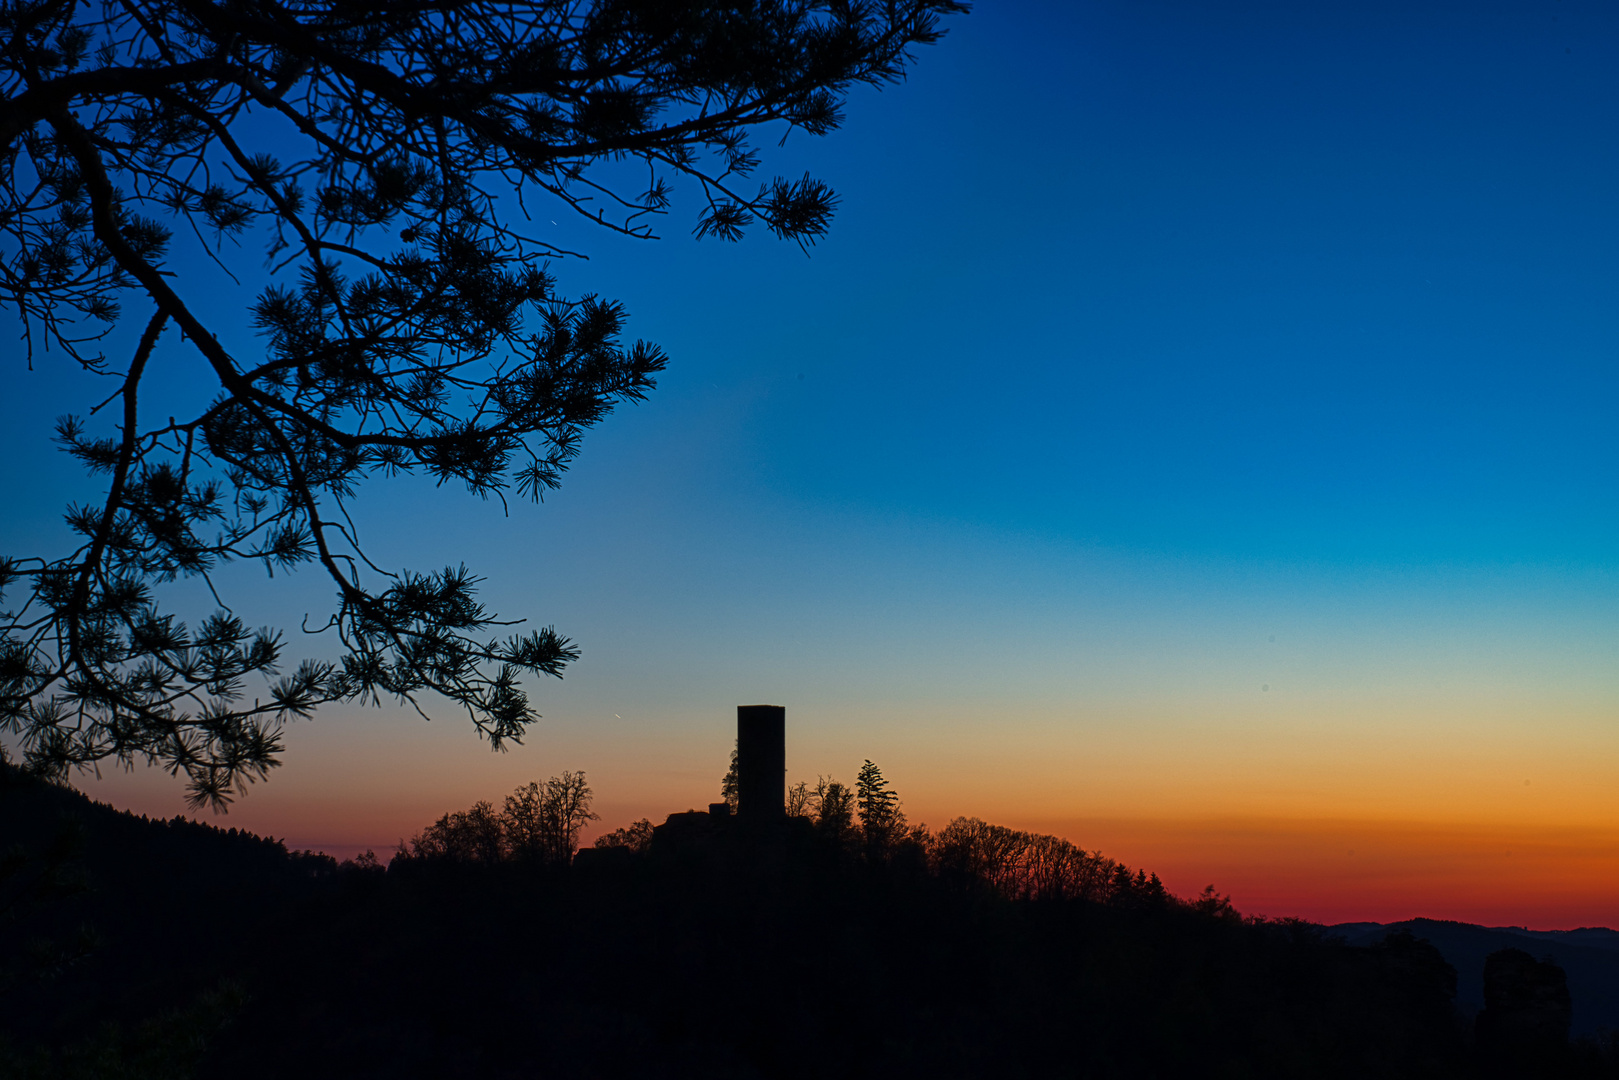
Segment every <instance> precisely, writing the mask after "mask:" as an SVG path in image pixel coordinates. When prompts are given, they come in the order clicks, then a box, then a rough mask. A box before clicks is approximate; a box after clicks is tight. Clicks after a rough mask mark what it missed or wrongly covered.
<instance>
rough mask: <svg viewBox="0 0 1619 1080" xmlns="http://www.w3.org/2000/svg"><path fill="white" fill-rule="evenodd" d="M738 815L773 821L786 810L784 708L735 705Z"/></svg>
mask: <svg viewBox="0 0 1619 1080" xmlns="http://www.w3.org/2000/svg"><path fill="white" fill-rule="evenodd" d="M736 788H737V792H736V794H737V808H736V812H737V816H738V817H739V818H741V819H743V820H744V821H759V822H763V821H774V820H776V819H779V818H781V817H784V816H785V815H786V813H787V708H786V706H784V705H738V706H737V707H736Z"/></svg>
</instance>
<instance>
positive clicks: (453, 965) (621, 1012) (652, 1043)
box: [0, 762, 1619, 1080]
mask: <svg viewBox="0 0 1619 1080" xmlns="http://www.w3.org/2000/svg"><path fill="white" fill-rule="evenodd" d="M723 793H724V792H723V788H722V795H723ZM592 794H593V793H592V792H591V790H590V786H589V784H588V783H587V782H586V779H585V777H584V775H583V774H581V773H575V772H568V773H563V774H562V775H560V776H557V777H552V778H551V779H550V780H547V781H535V782H533V783H529V784H525V785H523V786H522V787H519V788H518V789H516V790H515V791H513V792H512V793H511V794H510V796H508V797H507V798H506V799H504V800H502V801H501V802H499V803H495V802H494V801H486V802H480V803H477V804H474V805H473V806H472V807H470V808H468V809H465V810H461V811H456V812H452V813H447V814H444V815H443V816H441V817H440V818H439V819H438V820H437V821H435V822H433V823H431V824H429V825H427V826H426V827H424V828H423V829H422V830H421V831H420V832H418V833H417V834H416V835H415V836H414V837H412V838H411V839H410V840H409V841H407V842H402V843H401V845H400V851H399V853H397V854H396V855H395V856H394V858H393V861H392V862H391V863H390V864H389V865H388V866H387V867H386V868H384V867H383V866H382V864H381V861H380V860H378V859H376V858H375V857H374V856H370V857H368V856H362V857H361V858H360V859H357V860H352V861H349V862H346V863H344V864H341V865H339V864H335V863H334V862H333V861H332V860H330V859H328V858H326V857H324V856H316V857H311V856H307V855H300V854H299V853H295V852H288V851H286V849H285V846H284V845H278V844H277V843H276V842H275V841H266V840H261V839H260V838H257V837H253V836H252V835H251V834H245V833H238V834H234V835H233V834H232V833H231V832H230V831H229V830H218V829H213V828H212V827H209V826H194V827H193V826H192V825H190V824H189V823H186V824H179V823H169V822H151V821H145V820H143V819H139V818H134V817H131V816H130V815H126V814H119V813H117V812H115V811H111V810H110V808H99V807H93V806H91V805H89V804H88V803H87V801H86V800H83V799H82V797H80V796H77V795H75V794H73V793H71V792H66V791H63V790H62V789H59V788H48V789H40V790H37V791H36V793H35V796H38V797H35V796H31V797H30V798H33V802H32V803H31V804H30V805H33V806H34V807H35V809H36V810H37V809H39V808H41V807H45V804H46V803H51V802H54V803H59V804H61V805H59V806H56V807H55V809H66V810H67V811H69V812H70V814H71V815H76V816H74V817H73V820H75V821H77V822H78V823H79V825H80V826H81V827H82V831H83V832H84V834H85V836H86V842H85V843H84V845H83V846H82V849H81V851H82V855H83V858H82V863H83V865H82V869H83V870H84V872H85V878H86V880H87V882H88V886H89V887H88V888H86V889H84V890H82V891H80V892H79V893H78V894H77V895H75V896H73V897H70V898H68V899H67V900H65V901H63V903H62V906H61V907H60V909H59V910H57V911H55V912H54V914H53V916H52V921H53V923H54V925H56V926H57V927H58V928H60V929H62V930H64V931H66V930H69V929H71V928H72V926H74V925H77V923H78V922H79V921H81V920H87V921H92V922H94V923H95V924H96V925H97V926H98V927H99V928H100V929H101V930H102V931H103V932H104V933H103V938H104V943H103V944H102V945H101V946H100V947H98V948H97V949H95V950H94V951H92V952H91V953H89V954H88V955H86V956H84V957H82V958H81V959H80V960H79V961H78V962H76V963H74V964H73V965H71V966H69V967H66V968H65V969H63V970H60V971H57V972H55V973H54V974H53V975H51V976H50V977H48V978H46V977H41V978H40V979H38V980H36V981H35V982H33V983H31V984H30V985H29V986H28V987H27V988H26V990H24V989H23V988H22V987H14V989H13V992H12V993H11V994H9V995H4V994H3V993H0V1001H3V1003H4V1005H5V1009H4V1011H3V1012H0V1075H16V1076H19V1077H27V1078H29V1080H34V1078H38V1080H47V1078H54V1077H63V1076H72V1077H75V1078H80V1080H95V1078H102V1077H106V1078H111V1077H118V1078H119V1080H144V1078H147V1077H151V1078H152V1080H158V1078H161V1080H184V1078H187V1077H192V1078H195V1080H210V1078H213V1077H218V1078H221V1080H223V1078H225V1077H229V1078H231V1080H279V1078H281V1077H285V1076H293V1075H296V1076H302V1077H307V1078H311V1080H318V1078H322V1077H334V1078H336V1077H342V1078H343V1080H358V1078H363V1077H377V1078H379V1080H380V1078H382V1077H387V1078H389V1080H398V1078H401V1077H405V1078H409V1077H420V1078H423V1080H426V1078H429V1077H431V1078H432V1080H441V1078H452V1080H455V1078H459V1080H485V1078H488V1080H505V1078H507V1077H516V1076H533V1075H542V1074H543V1075H548V1076H558V1077H575V1076H577V1077H614V1076H637V1077H642V1076H645V1077H669V1078H675V1077H693V1078H695V1077H702V1078H703V1080H711V1078H736V1080H745V1078H746V1080H753V1078H758V1077H771V1078H773V1080H774V1078H782V1080H797V1078H803V1080H812V1078H816V1077H823V1076H827V1075H835V1076H839V1077H843V1078H847V1080H859V1078H866V1077H870V1078H873V1080H879V1078H880V1080H900V1078H906V1077H918V1078H921V1077H926V1078H927V1080H939V1078H951V1077H959V1078H976V1077H995V1078H997V1080H999V1078H1001V1077H1012V1078H1016V1077H1030V1078H1033V1077H1040V1078H1042V1080H1044V1078H1046V1077H1052V1076H1059V1077H1060V1076H1083V1077H1098V1078H1119V1080H1125V1078H1129V1080H1136V1078H1151V1077H1166V1078H1167V1077H1179V1076H1184V1075H1202V1074H1208V1075H1211V1076H1230V1077H1238V1076H1241V1077H1255V1078H1274V1080H1283V1078H1289V1080H1290V1078H1293V1077H1341V1078H1344V1080H1351V1078H1353V1080H1359V1078H1361V1077H1366V1076H1379V1077H1395V1078H1398V1077H1410V1078H1413V1080H1415V1078H1418V1077H1421V1078H1422V1080H1428V1078H1431V1077H1456V1078H1459V1080H1460V1078H1494V1077H1497V1076H1501V1077H1505V1076H1508V1075H1511V1076H1514V1077H1517V1076H1525V1077H1533V1076H1544V1077H1554V1076H1555V1077H1578V1078H1584V1077H1591V1078H1593V1080H1594V1078H1598V1077H1601V1078H1614V1077H1619V1056H1616V1055H1614V1054H1612V1053H1607V1052H1603V1051H1602V1050H1601V1048H1599V1047H1596V1046H1594V1045H1585V1046H1580V1045H1576V1046H1574V1047H1570V1046H1568V1044H1567V1041H1566V1023H1567V998H1566V994H1565V996H1564V997H1563V998H1561V999H1557V998H1556V985H1555V980H1552V981H1548V980H1549V979H1552V975H1553V974H1555V973H1554V972H1549V971H1547V970H1544V969H1543V968H1544V966H1535V965H1532V964H1530V965H1524V964H1519V965H1518V967H1517V968H1513V969H1512V970H1511V971H1508V970H1506V969H1505V968H1503V969H1502V970H1501V971H1498V972H1495V973H1494V981H1495V983H1496V984H1499V985H1497V986H1496V988H1495V990H1493V991H1492V992H1491V993H1492V997H1491V1009H1492V1011H1491V1013H1490V1017H1489V1019H1488V1021H1487V1022H1484V1023H1482V1026H1480V1027H1477V1028H1475V1026H1474V1025H1472V1024H1470V1023H1469V1022H1468V1020H1467V1018H1465V1017H1461V1016H1458V1015H1457V1013H1456V1010H1455V1008H1454V999H1455V990H1456V974H1455V971H1454V970H1453V969H1452V968H1451V967H1450V966H1449V965H1448V964H1446V963H1445V961H1444V959H1443V957H1441V956H1440V955H1439V953H1438V951H1437V950H1435V949H1434V948H1433V947H1432V946H1431V945H1428V944H1427V943H1425V942H1422V941H1420V940H1417V939H1415V938H1413V937H1412V936H1411V935H1409V934H1404V935H1394V936H1391V937H1390V938H1388V939H1387V940H1385V941H1382V942H1380V943H1378V944H1376V945H1374V946H1371V947H1366V948H1353V947H1349V946H1347V945H1345V944H1343V943H1342V942H1341V941H1338V940H1336V939H1334V938H1332V937H1330V936H1329V935H1327V934H1326V933H1325V932H1324V931H1323V930H1322V929H1321V928H1320V927H1314V926H1311V925H1309V924H1305V923H1302V922H1298V921H1292V920H1266V919H1254V918H1242V917H1240V916H1239V915H1238V914H1237V913H1236V912H1235V911H1233V910H1232V909H1231V906H1230V904H1229V903H1228V902H1226V901H1225V900H1224V899H1222V898H1219V897H1215V896H1213V894H1212V892H1206V893H1205V895H1204V896H1203V897H1201V898H1195V899H1192V900H1181V899H1177V898H1175V897H1173V896H1171V895H1170V894H1169V892H1168V891H1167V890H1166V889H1165V888H1164V886H1163V885H1162V883H1161V882H1159V881H1158V880H1157V879H1156V878H1155V877H1154V876H1153V875H1151V874H1148V873H1145V872H1143V871H1140V870H1135V869H1131V868H1129V867H1126V866H1124V865H1122V864H1120V863H1118V862H1116V861H1114V860H1111V859H1108V858H1106V857H1104V856H1102V855H1100V854H1098V853H1095V852H1090V851H1086V850H1084V849H1082V848H1080V847H1078V846H1076V845H1073V844H1071V843H1069V842H1068V841H1065V840H1062V839H1061V838H1058V837H1052V836H1042V835H1039V834H1035V833H1029V832H1023V831H1019V830H1015V829H1007V828H1003V827H1000V826H996V825H991V824H988V823H986V822H983V821H980V820H978V819H974V818H957V819H956V820H954V821H952V822H950V823H949V824H948V825H945V826H944V827H943V828H940V829H937V830H933V829H930V828H928V827H926V826H925V825H920V824H912V823H910V822H909V821H908V820H906V817H905V815H904V813H903V810H902V806H901V803H900V800H899V798H898V795H897V794H896V793H895V792H894V791H893V789H892V787H891V786H890V785H889V784H888V783H887V782H886V781H885V780H884V778H883V776H882V772H881V770H880V769H879V768H877V766H875V765H874V764H872V763H870V762H868V763H867V765H866V766H865V767H863V768H862V769H861V773H860V776H859V777H858V778H857V779H856V782H855V783H854V784H851V785H845V784H842V783H840V782H838V781H836V780H833V779H829V778H818V779H817V781H816V782H815V783H813V784H810V783H804V784H802V785H794V788H793V794H792V795H791V798H790V803H789V810H790V811H791V815H790V818H789V820H788V821H787V822H786V823H785V825H784V826H783V827H782V828H780V829H773V830H767V835H768V836H769V837H770V839H768V840H764V841H761V836H762V835H766V834H760V833H752V834H751V835H750V831H749V829H748V828H746V827H743V826H744V825H745V823H744V822H741V821H738V820H736V819H734V818H732V817H731V816H730V815H728V814H726V813H724V812H723V809H722V810H720V811H719V812H716V813H710V814H701V813H689V814H676V815H673V817H672V818H671V819H670V822H669V824H668V825H667V826H659V827H658V828H657V829H656V830H654V827H653V825H652V823H651V822H650V821H649V820H646V819H643V820H642V821H640V822H636V823H634V824H633V825H630V826H627V827H625V828H622V829H618V830H616V831H614V832H610V833H608V834H606V835H604V836H602V837H601V838H599V839H598V840H597V841H596V848H597V849H599V851H600V852H601V855H599V856H597V855H596V854H595V853H592V854H591V857H590V858H588V859H585V858H580V859H577V860H575V859H573V858H572V857H573V856H574V854H575V850H576V847H577V844H578V841H579V837H580V835H581V830H582V829H583V828H584V827H586V825H587V823H588V822H590V821H594V820H597V818H596V816H595V814H594V813H593V811H592V809H591V801H592ZM75 800H77V802H74V801H75ZM69 803H73V805H71V806H70V805H67V804H69ZM17 805H19V804H17V803H15V802H8V803H6V804H4V806H5V807H7V808H15V807H16V806H17ZM47 809H49V808H48V807H47ZM53 813H54V811H53ZM36 816H37V815H36ZM50 819H51V815H50V814H47V815H46V817H45V820H44V821H43V823H41V822H36V824H38V825H39V826H40V827H38V828H35V829H34V831H35V833H36V834H38V835H40V836H48V834H49V831H50V830H49V829H48V828H45V827H44V825H46V824H49V821H50ZM11 820H14V819H6V818H5V817H4V816H3V813H0V824H9V823H10V821H11ZM683 823H684V826H686V827H687V828H686V831H685V832H682V824H683ZM12 832H14V830H13V831H12ZM9 835H12V833H8V837H9ZM614 849H620V850H617V851H616V852H615V851H614ZM231 852H235V853H236V854H230V853H231ZM637 852H638V853H639V855H637V854H635V853H637ZM249 853H251V856H252V857H251V858H247V859H245V860H243V859H242V858H240V856H245V855H248V854H249ZM261 857H268V861H267V862H265V861H262V860H261ZM272 863H273V864H274V866H275V867H276V868H277V869H276V870H275V872H273V873H269V872H261V871H253V872H247V870H246V868H247V867H248V866H250V865H260V866H269V865H270V864H272ZM570 863H571V864H572V865H570ZM39 928H40V927H39V924H38V923H36V922H28V923H27V924H26V925H24V924H23V923H21V922H17V923H14V924H13V925H12V926H11V927H9V928H8V929H9V931H10V932H9V933H5V934H0V943H3V944H4V946H5V947H6V948H13V949H15V948H20V947H22V946H23V945H24V944H25V943H26V939H27V937H28V936H29V935H30V934H32V933H34V932H35V931H36V930H38V929H39ZM1497 966H1498V967H1499V966H1500V965H1497ZM1520 969H1521V970H1520ZM1548 994H1550V997H1548ZM1548 1000H1549V1001H1550V1007H1549V1008H1548V1007H1547V1005H1546V1002H1547V1001H1548ZM1559 1024H1561V1025H1562V1026H1561V1027H1559ZM1560 1033H1561V1034H1560ZM8 1041H9V1044H8Z"/></svg>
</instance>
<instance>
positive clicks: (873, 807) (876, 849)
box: [854, 758, 905, 858]
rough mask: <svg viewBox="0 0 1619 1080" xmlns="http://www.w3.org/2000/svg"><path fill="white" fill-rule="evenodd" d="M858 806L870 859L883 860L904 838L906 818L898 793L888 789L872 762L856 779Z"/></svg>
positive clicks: (886, 783) (861, 827)
mask: <svg viewBox="0 0 1619 1080" xmlns="http://www.w3.org/2000/svg"><path fill="white" fill-rule="evenodd" d="M854 785H855V805H856V806H857V807H858V808H859V811H860V833H861V835H862V836H863V837H864V838H865V841H866V855H867V857H868V858H878V857H881V856H882V854H883V853H884V852H887V851H888V850H889V849H890V848H892V847H893V846H894V843H895V842H896V841H898V840H899V839H900V837H902V836H903V835H904V834H905V815H904V814H903V813H901V812H900V808H899V793H898V792H897V791H895V790H894V789H893V788H891V787H889V786H888V780H887V779H886V778H885V777H884V776H883V771H882V769H880V768H878V767H877V765H876V763H875V762H873V761H872V760H871V759H870V758H867V759H866V762H865V764H864V765H862V766H860V772H859V774H858V775H856V776H855V781H854Z"/></svg>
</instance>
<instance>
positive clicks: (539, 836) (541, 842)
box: [361, 772, 598, 869]
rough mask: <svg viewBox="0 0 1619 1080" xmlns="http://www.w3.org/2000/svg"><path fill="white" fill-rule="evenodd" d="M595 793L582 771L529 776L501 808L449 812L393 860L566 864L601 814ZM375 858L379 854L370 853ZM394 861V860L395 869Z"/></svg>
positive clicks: (483, 804) (486, 805)
mask: <svg viewBox="0 0 1619 1080" xmlns="http://www.w3.org/2000/svg"><path fill="white" fill-rule="evenodd" d="M593 797H594V792H592V791H591V790H590V785H589V784H587V783H586V782H585V774H584V773H582V772H564V773H563V774H562V775H561V776H553V777H551V778H550V779H549V780H547V781H545V783H543V784H542V783H540V782H538V781H530V782H529V783H527V784H524V785H523V786H521V787H519V788H518V789H517V790H516V791H514V792H512V793H511V794H510V795H508V796H506V801H505V803H504V805H502V807H501V808H500V809H499V810H496V809H495V807H494V805H493V804H492V803H490V802H488V801H486V800H479V801H478V802H476V803H474V804H473V805H472V807H471V808H470V809H467V810H460V811H456V812H454V813H449V814H445V815H444V816H443V817H441V818H439V819H438V820H437V821H435V822H434V823H433V824H431V825H429V826H427V827H426V828H425V829H423V830H422V831H421V832H419V833H417V834H416V835H415V836H414V837H412V838H411V840H410V843H409V844H408V845H407V844H405V843H404V842H403V841H401V842H400V845H399V850H398V852H397V853H396V854H395V855H394V859H393V864H398V865H399V867H400V868H401V869H403V868H405V867H408V866H410V865H411V864H413V863H452V864H459V865H493V864H495V863H501V862H526V863H534V864H540V865H547V866H566V865H568V864H569V863H570V862H571V861H572V860H573V854H574V852H576V851H578V850H579V833H580V831H581V830H582V829H583V828H584V827H585V826H586V825H588V824H589V823H590V822H592V821H596V820H598V816H597V815H596V814H595V813H593V812H592V811H591V809H590V804H591V800H592V798H593ZM367 857H369V863H368V865H369V864H370V863H374V862H375V859H376V856H375V855H374V854H372V853H370V852H367V853H366V855H365V856H362V857H361V858H362V859H365V858H367ZM393 864H390V869H391V868H392V866H393Z"/></svg>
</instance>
